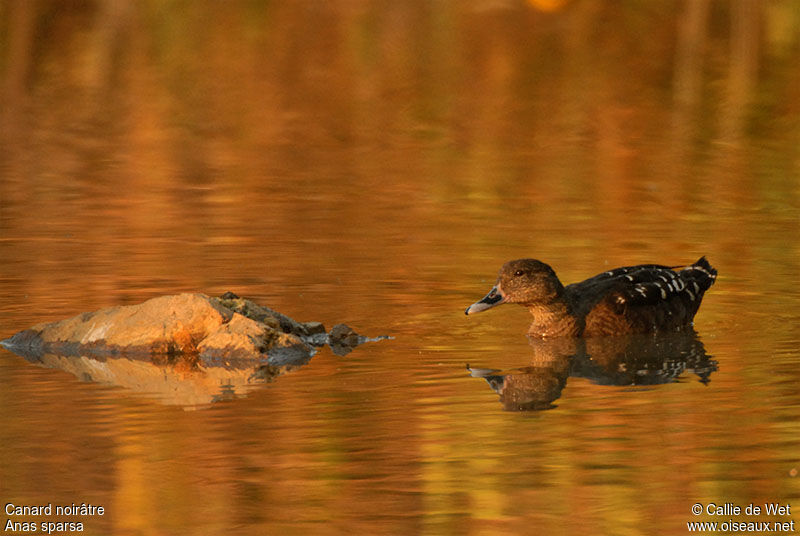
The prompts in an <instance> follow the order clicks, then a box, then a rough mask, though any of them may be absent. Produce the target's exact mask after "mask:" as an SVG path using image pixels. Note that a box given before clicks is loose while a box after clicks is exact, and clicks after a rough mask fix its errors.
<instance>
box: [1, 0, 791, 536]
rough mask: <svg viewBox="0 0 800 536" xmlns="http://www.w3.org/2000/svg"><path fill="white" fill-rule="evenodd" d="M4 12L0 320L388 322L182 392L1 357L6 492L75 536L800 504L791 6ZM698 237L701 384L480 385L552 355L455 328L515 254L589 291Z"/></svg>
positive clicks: (600, 519) (574, 521)
mask: <svg viewBox="0 0 800 536" xmlns="http://www.w3.org/2000/svg"><path fill="white" fill-rule="evenodd" d="M0 24H1V25H2V28H3V30H2V35H4V36H5V37H4V38H3V39H2V40H0V54H2V62H0V68H2V69H3V70H2V72H3V87H2V91H3V99H2V104H1V105H0V106H2V108H0V109H1V110H2V115H0V121H2V124H1V125H0V126H1V127H2V128H0V141H1V142H2V156H1V157H0V259H1V260H0V297H1V298H2V299H0V338H5V337H7V336H10V335H11V334H13V333H15V332H17V331H19V330H21V329H24V328H26V327H29V326H31V325H33V324H36V323H39V322H44V321H50V320H56V319H60V318H65V317H68V316H72V315H74V314H77V313H80V312H83V311H89V310H95V309H98V308H100V307H105V306H110V305H117V304H130V303H138V302H141V301H143V300H145V299H147V298H150V297H153V296H158V295H162V294H171V293H176V292H184V291H199V292H205V293H208V294H214V295H218V294H220V293H222V292H224V291H227V290H231V291H234V292H236V293H238V294H240V295H243V296H248V297H250V298H252V299H254V300H255V301H257V302H259V303H263V304H266V305H269V306H271V307H273V308H275V309H277V310H279V311H282V312H284V313H286V314H288V315H290V316H292V317H294V318H296V319H297V320H301V321H309V320H318V321H322V322H324V323H325V325H326V326H328V327H330V326H332V325H333V324H336V323H339V322H345V323H347V324H349V325H351V326H352V327H354V328H355V329H356V330H357V331H359V332H360V333H363V334H365V335H381V334H388V335H392V336H393V337H394V339H392V340H385V341H379V342H375V343H370V344H367V345H364V346H362V347H360V348H358V349H356V350H355V351H354V352H352V353H351V354H349V355H347V356H345V357H339V356H335V355H334V354H332V353H331V352H330V351H329V350H323V351H321V352H320V353H319V354H317V355H316V356H315V357H314V358H313V359H312V360H311V362H310V363H309V364H307V365H306V366H304V367H302V368H300V369H299V370H295V371H293V372H291V373H287V374H285V375H283V376H280V377H279V378H277V379H275V381H273V382H271V383H268V384H263V385H259V386H256V388H254V389H253V390H251V391H249V392H248V393H247V395H246V396H242V397H239V398H234V399H233V400H227V401H221V402H217V403H208V404H202V405H199V406H197V405H195V406H189V407H183V406H182V405H181V404H176V403H174V401H173V403H170V401H169V400H168V399H166V397H165V396H164V395H163V393H160V394H158V393H157V394H153V393H147V392H142V391H137V390H135V389H131V388H130V387H129V386H128V387H120V386H119V385H117V386H114V385H109V384H107V383H98V382H92V381H87V379H86V378H82V377H76V376H75V375H72V374H69V373H67V372H65V371H64V370H61V369H55V368H46V367H41V366H38V367H37V366H35V365H34V364H31V363H29V362H27V361H25V360H24V359H22V358H21V357H18V356H16V355H14V354H11V353H9V352H6V351H0V382H1V383H2V388H0V502H2V503H3V504H4V505H5V504H6V503H9V502H10V503H14V504H17V505H26V504H27V505H33V504H46V503H52V504H53V505H54V506H55V505H57V504H71V503H78V504H80V503H82V502H87V503H89V502H91V503H93V504H98V505H102V506H103V507H104V508H105V510H106V513H105V514H104V515H103V516H94V517H83V518H79V520H82V521H83V522H84V523H85V532H84V533H85V534H115V535H129V534H153V535H155V534H170V535H171V534H309V533H314V534H339V533H342V532H350V533H357V534H525V533H537V534H573V533H587V531H589V532H591V533H594V534H619V535H635V534H648V535H649V534H685V533H686V532H687V527H686V522H687V521H697V520H712V521H713V520H715V519H714V517H713V516H708V515H702V516H693V515H692V513H691V506H692V505H693V504H694V503H698V502H699V503H702V504H704V505H705V504H707V503H710V502H715V503H717V504H724V503H726V502H730V503H734V504H736V505H741V506H742V507H745V506H747V505H748V504H750V503H755V504H758V503H764V502H767V501H769V502H782V503H784V504H792V503H797V508H798V509H800V479H798V478H796V477H795V476H794V475H796V474H797V471H798V470H800V424H798V422H800V388H798V385H800V352H798V347H800V335H798V331H797V326H798V325H800V291H798V282H800V238H799V237H798V231H800V225H799V224H800V150H799V149H798V148H800V108H798V106H797V103H798V102H800V91H798V88H800V85H798V81H799V80H800V79H798V71H797V69H796V65H797V64H798V60H800V38H799V37H798V36H799V35H800V14H799V13H798V11H797V8H796V6H795V4H794V3H793V2H790V1H785V2H781V1H779V2H771V3H769V4H759V3H753V2H747V1H742V2H730V3H725V4H711V3H709V4H706V3H704V2H689V3H683V2H675V3H666V2H665V3H642V4H641V5H640V4H627V3H623V4H619V3H614V2H610V3H608V4H602V3H598V2H581V1H576V2H558V1H553V2H545V1H533V0H532V1H530V2H528V3H527V4H525V3H521V2H520V3H516V2H432V3H421V4H411V3H405V2H397V3H388V4H379V3H373V2H352V3H351V2H342V3H333V4H330V3H315V2H309V3H301V2H285V3H280V2H279V3H269V4H263V5H262V4H260V3H257V2H241V3H227V2H226V3H211V2H209V3H203V2H188V3H175V2H173V3H140V2H132V3H128V2H125V1H124V0H110V1H108V2H106V3H98V4H81V3H62V2H53V3H47V2H38V3H35V2H10V3H6V4H5V5H3V6H0ZM701 255H707V256H708V258H709V260H710V261H711V262H712V264H714V265H715V267H716V268H717V269H718V270H719V273H720V276H719V278H718V280H717V284H716V285H715V286H714V287H713V288H712V289H711V290H710V291H709V293H708V294H707V295H706V298H705V300H704V303H703V306H702V307H701V309H700V312H699V314H698V316H697V318H696V323H695V328H696V330H697V332H698V337H699V340H700V341H701V343H702V346H703V348H704V350H705V352H706V353H707V355H708V357H709V359H712V360H713V361H715V362H716V368H717V370H715V371H713V372H711V374H710V376H709V380H710V381H708V382H707V384H705V383H702V382H700V381H698V379H699V377H698V376H697V374H695V373H693V372H692V371H686V372H684V373H682V374H681V375H680V376H679V377H678V381H676V382H669V383H665V384H661V385H652V386H639V387H637V386H619V385H602V384H598V383H596V382H593V381H592V380H591V379H590V378H586V377H581V376H579V375H573V376H570V377H569V378H568V379H566V381H565V385H564V387H563V390H561V392H560V396H559V397H558V398H557V399H556V400H554V401H553V405H554V406H555V407H554V408H553V409H550V410H547V411H531V412H513V411H505V410H504V406H503V404H502V403H501V402H500V400H499V397H498V394H496V393H494V392H493V391H492V390H491V389H490V387H489V385H488V384H487V382H485V381H484V380H483V379H480V378H475V377H470V373H469V371H468V370H467V368H466V365H467V364H469V365H470V366H471V367H472V368H485V369H497V370H504V369H517V368H522V367H528V366H532V365H536V364H537V357H536V356H537V354H536V351H535V349H534V348H532V347H531V345H530V344H529V342H528V340H527V339H526V338H525V337H524V333H525V331H526V329H527V325H528V323H529V322H530V318H529V317H528V316H527V313H526V312H525V311H524V310H522V309H519V308H515V307H512V306H505V307H500V308H498V309H494V310H492V311H488V312H486V313H482V314H481V315H476V316H474V317H465V316H464V314H463V311H464V307H466V306H467V305H469V304H470V303H472V302H474V301H475V300H476V299H478V298H480V297H481V296H483V295H484V294H485V292H486V291H488V289H489V287H490V286H491V284H492V283H493V281H494V277H495V274H496V271H497V269H498V268H499V266H500V265H501V264H502V263H503V262H504V261H506V260H508V259H511V258H517V257H523V256H533V257H537V258H539V259H541V260H544V261H545V262H548V263H550V264H551V265H552V266H553V267H554V268H555V270H556V271H557V273H558V274H559V275H560V277H561V278H562V280H563V281H564V282H565V283H568V282H573V281H576V280H580V279H582V278H585V277H589V276H591V275H594V274H596V273H598V272H600V271H604V270H607V269H610V268H613V267H615V266H619V265H626V264H633V263H641V262H658V263H665V264H681V263H686V262H691V261H694V260H695V259H697V258H698V257H699V256H701ZM799 511H800V510H799ZM10 517H13V516H7V515H6V516H5V517H4V516H3V515H0V520H2V521H3V523H5V522H6V520H7V519H9V518H10ZM13 519H14V520H18V521H25V520H32V521H58V520H59V519H58V518H56V516H51V518H48V519H45V518H36V517H30V518H24V519H23V518H19V519H17V518H13ZM727 519H735V520H739V521H747V520H758V521H767V520H779V521H782V520H785V521H788V520H791V519H793V518H792V516H764V515H762V516H758V517H752V518H748V517H746V516H740V517H735V516H734V517H731V516H726V517H724V519H723V518H722V517H720V518H718V519H716V520H717V521H720V522H722V521H725V520H727Z"/></svg>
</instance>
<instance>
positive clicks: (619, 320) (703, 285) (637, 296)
mask: <svg viewBox="0 0 800 536" xmlns="http://www.w3.org/2000/svg"><path fill="white" fill-rule="evenodd" d="M716 278H717V270H716V269H715V268H714V267H713V266H711V264H710V263H709V262H708V260H706V258H705V257H704V256H703V257H700V259H698V260H697V261H696V262H695V263H693V264H690V265H680V266H664V265H660V264H640V265H637V266H625V267H621V268H615V269H613V270H608V271H606V272H603V273H601V274H598V275H596V276H594V277H591V278H589V279H587V280H585V281H581V282H580V283H572V284H570V285H567V286H564V285H563V284H562V283H561V281H560V280H559V279H558V276H556V273H555V271H554V270H553V268H551V267H550V266H549V265H547V264H545V263H544V262H541V261H538V260H536V259H517V260H513V261H509V262H507V263H505V264H504V265H503V266H502V267H501V268H500V272H499V273H498V276H497V282H496V283H495V285H494V287H492V289H491V290H490V291H489V293H488V294H486V296H484V297H483V298H482V299H480V300H478V301H477V302H475V303H473V304H472V305H470V306H469V307H467V309H466V311H465V314H467V315H473V314H476V313H480V312H482V311H486V310H487V309H491V308H492V307H496V306H498V305H501V304H504V303H517V304H520V305H522V306H524V307H527V308H528V311H530V313H531V314H532V315H533V318H534V320H533V323H532V324H531V326H530V328H529V329H528V336H529V337H536V338H550V337H593V336H613V335H627V334H633V333H655V332H662V331H664V332H666V331H681V330H684V329H687V328H691V326H693V320H694V316H695V314H697V310H698V309H699V308H700V302H701V301H702V299H703V295H704V294H705V292H706V291H707V290H708V289H709V288H711V285H713V284H714V281H715V280H716Z"/></svg>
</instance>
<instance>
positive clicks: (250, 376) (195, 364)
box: [7, 325, 390, 408]
mask: <svg viewBox="0 0 800 536" xmlns="http://www.w3.org/2000/svg"><path fill="white" fill-rule="evenodd" d="M342 326H344V325H342ZM345 328H346V326H345ZM345 328H340V330H339V331H338V332H336V333H344V332H345V331H346V332H347V334H348V335H350V336H349V338H343V339H342V338H339V337H330V338H327V339H319V340H318V341H316V342H318V343H319V344H315V345H312V346H316V347H319V346H322V345H326V344H327V345H329V346H330V348H331V351H332V352H333V353H334V354H336V355H344V354H346V353H349V352H351V351H352V350H354V349H355V348H356V347H357V346H359V345H360V344H363V343H364V342H368V341H375V340H381V339H386V338H390V337H386V336H381V337H375V338H368V337H363V336H361V335H358V334H356V333H355V332H354V331H353V330H352V329H350V328H346V329H345ZM323 335H324V334H323ZM309 340H310V339H309ZM7 349H8V350H10V351H12V352H14V353H15V354H17V355H19V356H20V357H22V358H24V359H25V360H26V361H28V362H30V363H32V364H35V365H38V366H41V367H45V368H53V369H60V370H63V371H65V372H69V373H70V374H72V375H73V376H75V377H76V378H78V379H79V380H81V381H84V382H94V383H99V384H103V385H107V386H114V387H122V388H123V389H125V390H127V391H129V392H132V393H136V394H140V395H145V396H146V397H148V398H153V399H155V400H157V401H159V402H160V403H162V404H167V405H177V406H183V407H185V408H200V407H203V406H208V405H209V404H213V403H216V402H221V401H225V400H233V399H237V398H243V397H245V396H247V395H248V394H249V393H250V392H251V391H253V390H254V389H258V388H260V387H261V386H263V385H264V384H266V383H270V382H272V381H274V380H275V379H276V378H278V377H279V376H282V375H284V374H286V373H288V372H292V371H294V370H297V369H299V368H300V367H302V366H304V365H306V364H308V363H309V362H310V361H311V359H312V357H313V355H314V353H313V352H311V353H310V352H308V351H307V349H306V348H305V347H303V348H300V347H277V348H273V349H272V350H270V351H269V353H268V355H267V356H266V357H264V358H261V359H256V358H239V357H229V358H225V357H220V356H217V355H203V354H197V353H195V354H190V353H183V354H149V355H148V354H140V355H136V354H128V355H110V354H108V355H103V354H96V353H94V354H93V353H88V352H87V353H77V354H71V355H59V354H56V353H51V352H37V351H35V350H31V349H25V348H19V347H9V348H7Z"/></svg>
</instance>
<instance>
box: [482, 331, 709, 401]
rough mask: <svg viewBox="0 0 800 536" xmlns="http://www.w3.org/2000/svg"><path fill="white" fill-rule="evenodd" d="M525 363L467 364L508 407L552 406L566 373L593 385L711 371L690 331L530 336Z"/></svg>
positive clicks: (652, 381)
mask: <svg viewBox="0 0 800 536" xmlns="http://www.w3.org/2000/svg"><path fill="white" fill-rule="evenodd" d="M530 345H531V348H532V350H533V357H532V359H531V364H530V365H528V366H526V367H521V368H516V369H509V370H493V369H478V368H472V367H470V366H469V365H467V369H468V370H469V372H470V375H471V376H473V377H476V378H483V379H485V380H486V381H487V383H488V384H489V386H490V387H491V388H492V390H494V391H495V392H496V393H497V394H499V395H500V403H501V404H502V405H503V408H504V409H506V410H508V411H532V410H533V411H535V410H545V409H551V408H554V407H556V405H555V404H554V402H555V401H556V400H558V398H560V396H561V391H562V390H563V389H564V387H565V386H566V384H567V379H568V378H569V377H570V376H572V377H579V378H586V379H589V380H591V381H592V382H594V383H596V384H599V385H620V386H622V385H657V384H663V383H670V382H677V381H679V377H680V376H681V375H682V374H684V373H692V374H695V375H696V376H697V377H698V380H699V381H700V382H702V383H704V384H707V383H708V382H709V381H710V376H711V373H712V372H714V371H716V370H717V362H716V361H714V360H713V359H711V358H710V357H709V356H708V355H707V354H706V351H705V347H704V346H703V343H702V342H701V341H700V339H699V338H698V336H697V333H696V332H694V331H689V332H680V333H669V334H658V335H629V336H623V337H597V338H588V339H567V340H540V339H531V340H530Z"/></svg>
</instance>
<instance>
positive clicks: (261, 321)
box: [0, 292, 386, 406]
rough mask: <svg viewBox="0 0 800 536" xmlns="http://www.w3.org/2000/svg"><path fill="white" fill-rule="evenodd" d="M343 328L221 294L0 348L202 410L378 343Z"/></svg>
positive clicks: (121, 311)
mask: <svg viewBox="0 0 800 536" xmlns="http://www.w3.org/2000/svg"><path fill="white" fill-rule="evenodd" d="M382 338H386V337H378V338H376V339H368V338H366V337H362V336H360V335H358V334H357V333H356V332H355V331H353V330H352V329H351V328H349V327H347V326H345V325H344V324H339V325H337V326H335V327H334V328H333V329H332V330H331V332H330V334H327V333H325V326H323V325H322V324H321V323H319V322H297V321H295V320H293V319H291V318H289V317H288V316H286V315H283V314H281V313H278V312H277V311H274V310H272V309H270V308H269V307H263V306H261V305H258V304H256V303H253V302H252V301H250V300H246V299H243V298H240V297H238V296H237V295H236V294H234V293H232V292H226V293H225V294H223V295H222V296H221V297H220V298H210V297H208V296H206V295H204V294H178V295H173V296H161V297H158V298H153V299H151V300H148V301H146V302H144V303H141V304H138V305H127V306H117V307H109V308H106V309H100V310H99V311H95V312H91V313H83V314H80V315H77V316H75V317H72V318H68V319H66V320H61V321H58V322H49V323H45V324H39V325H36V326H33V327H32V328H29V329H26V330H24V331H20V332H19V333H17V334H16V335H14V336H13V337H11V338H10V339H7V340H4V341H0V346H4V347H6V348H8V349H9V350H11V351H12V352H14V353H16V354H18V355H20V356H22V357H24V358H25V359H27V360H28V361H30V362H31V363H35V364H37V365H40V366H44V367H50V368H59V369H63V370H65V371H67V372H70V373H72V374H74V375H75V376H76V377H78V378H80V379H82V380H85V381H95V382H98V383H103V384H107V385H119V386H122V387H124V388H126V389H128V390H130V391H134V392H140V393H146V394H147V395H148V396H156V397H157V398H159V399H160V400H162V401H164V402H165V403H170V404H179V405H183V406H200V405H204V404H209V403H213V402H216V401H219V400H224V399H228V398H236V397H239V396H244V395H246V394H247V393H248V392H249V391H250V390H251V389H252V388H253V386H254V385H256V384H259V383H265V382H270V381H272V380H274V379H275V378H276V377H278V376H280V375H282V374H285V373H287V372H290V371H292V370H295V369H297V368H299V367H301V366H303V365H305V364H307V363H308V362H309V360H310V359H311V357H312V356H313V355H314V353H315V352H316V349H315V347H316V346H322V345H324V344H326V343H328V342H330V345H331V349H332V350H333V352H334V353H336V354H337V355H345V354H347V353H348V352H350V351H351V350H352V349H353V348H355V347H356V346H358V345H359V344H361V343H363V342H366V341H371V340H379V339H382Z"/></svg>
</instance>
